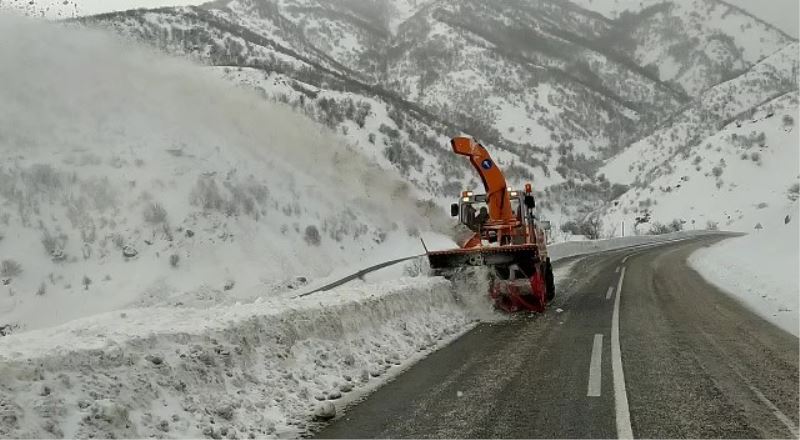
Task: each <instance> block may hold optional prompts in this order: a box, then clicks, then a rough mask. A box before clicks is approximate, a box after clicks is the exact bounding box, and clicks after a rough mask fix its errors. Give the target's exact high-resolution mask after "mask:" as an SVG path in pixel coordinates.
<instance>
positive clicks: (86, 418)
mask: <svg viewBox="0 0 800 440" xmlns="http://www.w3.org/2000/svg"><path fill="white" fill-rule="evenodd" d="M467 291H468V289H464V290H462V291H461V292H467ZM485 310H488V302H486V300H485V298H483V296H481V298H477V297H476V298H466V297H464V296H463V295H461V294H459V293H458V292H455V291H453V290H452V287H451V283H450V282H448V281H445V280H443V279H429V278H405V279H401V280H399V281H394V282H392V283H385V284H382V285H380V284H378V285H376V284H372V285H369V286H363V288H354V287H348V288H346V289H345V288H343V289H339V290H337V291H331V292H327V293H325V294H319V295H313V296H311V297H307V298H304V299H300V300H296V301H293V302H291V303H289V304H287V303H286V302H285V301H282V302H276V301H259V302H256V303H254V304H246V305H235V306H229V307H224V308H213V309H209V310H200V309H175V308H150V309H132V310H126V311H123V312H112V313H107V314H104V315H99V316H96V317H92V318H86V319H83V320H78V321H73V322H70V323H68V324H65V325H63V326H60V327H57V328H50V329H42V330H36V331H30V332H25V333H21V334H17V335H11V336H7V337H4V338H1V339H0V370H2V371H3V374H2V375H0V411H1V412H2V417H0V436H2V437H6V438H7V437H11V438H23V437H34V438H35V437H40V438H41V437H49V436H52V435H55V436H58V437H61V436H63V437H67V438H70V437H90V436H91V437H100V438H103V437H150V436H157V437H177V438H180V437H183V438H186V437H194V438H198V437H214V438H220V437H228V438H244V437H247V436H251V437H252V436H256V437H265V436H266V437H278V436H279V437H285V436H292V437H295V436H298V435H299V434H301V433H302V432H303V431H304V430H305V429H306V428H307V427H308V423H309V421H310V420H311V418H312V415H313V414H314V412H315V410H317V409H318V407H319V405H320V402H321V401H330V402H334V403H335V405H336V406H337V407H341V406H342V405H344V404H346V403H348V402H352V401H353V400H354V399H356V398H357V397H358V396H359V395H361V394H363V393H364V392H367V391H369V390H370V389H371V388H374V386H375V384H376V383H380V382H382V381H383V380H384V379H385V377H386V376H387V375H391V374H394V373H395V372H397V371H401V370H402V369H403V368H404V367H405V366H408V365H410V364H411V363H413V362H415V361H416V360H417V359H418V358H419V357H420V356H422V355H425V354H427V353H428V352H430V351H432V350H435V349H436V348H438V347H439V346H441V345H442V344H445V343H447V342H448V341H449V340H450V339H452V338H454V337H456V336H458V335H460V334H461V333H462V332H463V331H465V330H466V329H468V328H470V327H471V325H472V323H473V321H474V319H473V317H474V316H475V314H476V313H482V311H483V312H485ZM233 436H235V437H233Z"/></svg>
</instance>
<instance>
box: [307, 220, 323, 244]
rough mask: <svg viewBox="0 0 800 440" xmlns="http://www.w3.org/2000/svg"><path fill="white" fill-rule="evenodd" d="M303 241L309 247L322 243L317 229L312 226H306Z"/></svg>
mask: <svg viewBox="0 0 800 440" xmlns="http://www.w3.org/2000/svg"><path fill="white" fill-rule="evenodd" d="M303 239H304V240H305V241H306V243H308V244H309V245H311V246H319V245H320V243H321V242H322V237H321V236H320V234H319V229H317V227H316V226H314V225H308V226H306V232H305V235H304V236H303Z"/></svg>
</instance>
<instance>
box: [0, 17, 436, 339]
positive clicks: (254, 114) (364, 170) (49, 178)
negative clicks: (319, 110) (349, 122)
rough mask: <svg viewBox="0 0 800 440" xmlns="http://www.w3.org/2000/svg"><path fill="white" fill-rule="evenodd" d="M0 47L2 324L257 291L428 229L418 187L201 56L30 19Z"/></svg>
mask: <svg viewBox="0 0 800 440" xmlns="http://www.w3.org/2000/svg"><path fill="white" fill-rule="evenodd" d="M0 57H2V59H4V60H6V61H7V62H4V63H2V65H1V66H0V102H2V106H0V151H2V153H3V154H2V157H0V205H1V206H2V210H1V211H0V237H4V238H3V239H2V241H0V250H2V252H0V255H1V256H2V258H1V259H2V260H3V261H2V265H3V266H2V267H3V272H2V274H1V275H2V278H3V279H4V282H5V281H7V283H6V284H4V285H3V286H0V287H2V288H3V289H5V290H8V292H4V294H3V295H0V297H2V299H0V325H4V324H7V325H20V326H22V327H28V328H35V327H42V326H48V325H53V324H58V323H61V322H64V321H67V320H69V319H72V318H75V317H78V316H84V315H87V314H91V313H96V312H101V311H106V310H111V309H114V308H118V307H122V306H126V305H161V304H180V305H188V306H191V305H196V304H205V303H207V302H220V301H233V300H237V299H242V298H246V297H248V296H253V295H254V294H256V293H257V294H261V293H263V291H264V289H265V286H276V285H277V286H292V287H294V286H296V285H298V284H302V283H303V282H304V280H306V277H308V276H311V277H316V276H323V275H326V274H328V273H330V272H331V270H332V269H334V268H336V267H339V266H342V265H349V264H355V263H357V262H359V261H360V260H362V259H363V258H365V255H369V254H370V253H372V255H374V253H375V252H380V251H378V250H377V249H379V248H380V247H381V244H382V243H384V242H385V241H386V240H388V239H392V240H394V241H393V244H394V245H395V249H397V248H398V247H399V248H403V247H404V246H405V249H408V250H409V251H411V250H412V249H413V251H417V249H416V247H417V241H416V239H415V238H413V237H412V235H413V233H409V232H408V231H418V230H429V229H430V228H431V224H430V221H429V219H428V218H427V217H426V214H427V213H423V212H422V211H421V210H420V208H418V204H417V201H416V200H415V199H414V197H413V194H411V193H410V190H409V189H408V186H407V185H406V184H405V183H403V182H401V181H400V180H397V179H394V178H392V177H387V174H389V173H387V172H386V171H385V170H380V169H377V168H375V167H374V166H372V165H371V164H370V163H368V162H367V161H366V160H365V159H364V158H363V157H361V156H359V155H358V154H357V153H355V152H354V151H352V150H350V149H349V148H348V147H346V146H344V145H342V144H341V143H340V142H339V141H337V139H336V138H335V137H334V135H333V134H331V133H329V132H327V131H325V130H323V129H322V128H321V127H320V126H318V125H317V124H315V123H313V122H312V121H310V120H308V119H307V118H305V117H304V116H301V115H298V114H295V113H293V112H292V111H291V110H290V109H288V108H286V107H282V106H278V105H275V104H271V103H267V102H264V101H263V100H261V99H260V98H258V97H257V96H255V95H254V94H251V93H247V92H246V91H244V90H240V89H236V88H233V87H232V86H230V85H228V84H227V83H224V82H222V81H221V80H219V79H217V78H215V77H214V75H212V74H211V72H209V71H208V70H207V69H206V68H204V67H202V66H198V65H194V64H191V63H190V62H188V61H185V60H181V59H174V58H169V57H167V56H165V55H162V54H160V53H156V52H154V51H152V50H149V49H146V48H142V47H139V46H137V45H135V44H133V43H131V42H128V41H124V40H121V39H120V38H117V37H115V36H112V35H109V34H107V33H104V32H101V31H95V30H89V29H85V28H80V27H77V26H66V25H55V24H52V23H45V22H38V21H33V20H30V19H24V18H17V17H0ZM437 215H438V214H437ZM296 277H299V278H297V279H295V278H296ZM298 280H299V281H298ZM44 301H46V303H43V302H44ZM43 304H46V306H44V307H43Z"/></svg>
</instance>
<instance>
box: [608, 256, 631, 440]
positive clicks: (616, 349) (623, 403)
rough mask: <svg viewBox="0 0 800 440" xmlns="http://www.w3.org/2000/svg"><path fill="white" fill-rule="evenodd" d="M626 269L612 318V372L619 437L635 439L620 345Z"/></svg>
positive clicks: (620, 280)
mask: <svg viewBox="0 0 800 440" xmlns="http://www.w3.org/2000/svg"><path fill="white" fill-rule="evenodd" d="M624 279H625V267H623V268H622V274H621V275H620V276H619V283H618V284H617V297H616V298H615V299H614V314H613V316H612V318H611V372H612V375H613V377H614V406H615V408H616V416H617V417H616V420H617V437H618V438H624V439H632V438H633V429H632V428H631V413H630V410H629V409H628V392H627V391H626V390H625V373H624V372H623V371H622V350H621V349H620V345H619V299H620V297H621V296H622V295H621V293H622V281H623V280H624Z"/></svg>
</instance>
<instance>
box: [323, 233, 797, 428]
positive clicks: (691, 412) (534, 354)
mask: <svg viewBox="0 0 800 440" xmlns="http://www.w3.org/2000/svg"><path fill="white" fill-rule="evenodd" d="M721 239H722V237H704V238H699V239H693V240H691V241H683V242H677V243H671V244H666V245H661V246H658V247H651V248H640V249H629V250H620V251H613V252H608V253H604V254H598V255H595V256H590V257H585V258H582V259H580V260H579V261H578V262H576V263H575V264H574V265H573V269H572V271H571V275H570V276H569V278H568V279H562V280H558V281H559V296H558V297H557V299H556V300H555V301H554V304H552V305H551V307H550V308H549V310H548V311H547V312H546V313H544V314H542V315H538V316H532V317H531V316H527V317H516V318H514V319H511V320H509V321H504V322H501V323H494V324H482V325H480V326H478V327H477V328H475V329H474V330H472V331H471V332H469V333H467V334H466V335H464V336H463V337H461V338H460V339H458V340H457V341H455V342H453V343H452V344H451V345H449V346H448V347H446V348H444V349H442V350H439V351H438V352H436V353H433V354H432V355H430V356H429V357H427V358H426V359H424V360H423V361H421V362H419V363H418V364H417V365H415V366H413V367H412V368H411V369H409V370H408V371H407V372H406V373H404V374H403V375H401V376H399V377H398V378H397V379H396V380H394V381H392V382H390V383H388V384H386V385H385V386H383V387H382V388H380V389H379V390H378V391H376V392H375V393H374V394H372V395H371V396H369V397H368V398H367V399H366V400H364V401H363V402H361V403H360V404H358V405H355V406H353V407H351V408H349V409H348V410H347V411H346V412H345V413H344V415H342V416H340V417H339V418H337V419H336V420H334V421H333V422H331V423H330V424H329V425H328V426H326V427H325V428H323V429H322V430H321V431H319V432H318V433H317V437H319V438H496V437H505V438H509V437H512V438H542V437H545V438H616V437H630V436H633V437H639V438H654V437H655V438H678V437H681V438H686V437H689V438H708V437H712V438H791V437H794V438H797V436H798V433H797V426H798V411H799V410H798V339H797V338H796V337H795V336H793V335H791V334H789V333H786V332H785V331H783V330H781V329H779V328H777V327H775V326H773V325H772V324H770V323H768V322H767V321H765V320H763V319H761V318H759V317H758V316H756V315H755V314H753V313H752V312H750V311H749V310H747V309H746V308H744V307H743V306H741V305H740V304H739V303H738V302H736V301H735V300H733V299H731V298H730V297H729V296H727V295H726V294H724V293H722V292H720V291H718V290H717V289H716V288H715V287H713V286H711V285H709V284H707V283H706V282H705V281H704V280H703V279H702V277H700V275H698V274H697V273H696V272H694V271H693V270H692V269H691V268H689V267H688V265H687V263H686V258H687V257H688V256H689V255H690V254H691V253H692V251H693V250H695V249H697V248H698V247H701V246H707V245H709V244H711V243H713V242H716V241H718V240H721ZM561 264H567V263H561ZM623 274H624V275H623ZM621 277H623V280H622V282H620V278H621ZM620 286H621V291H620V289H619V287H620ZM615 307H616V308H617V313H616V320H615ZM559 308H560V309H562V311H561V312H558V311H557V309H559ZM615 321H616V324H615Z"/></svg>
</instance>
